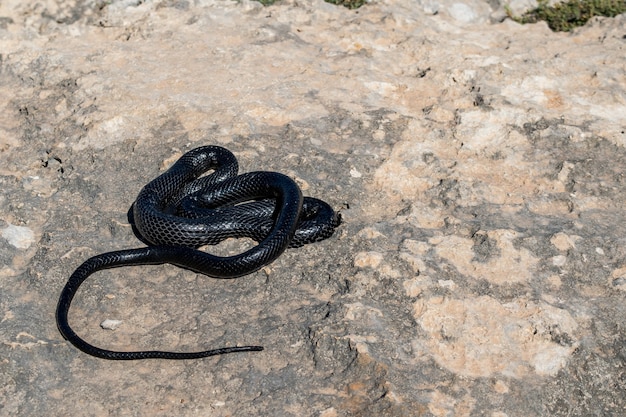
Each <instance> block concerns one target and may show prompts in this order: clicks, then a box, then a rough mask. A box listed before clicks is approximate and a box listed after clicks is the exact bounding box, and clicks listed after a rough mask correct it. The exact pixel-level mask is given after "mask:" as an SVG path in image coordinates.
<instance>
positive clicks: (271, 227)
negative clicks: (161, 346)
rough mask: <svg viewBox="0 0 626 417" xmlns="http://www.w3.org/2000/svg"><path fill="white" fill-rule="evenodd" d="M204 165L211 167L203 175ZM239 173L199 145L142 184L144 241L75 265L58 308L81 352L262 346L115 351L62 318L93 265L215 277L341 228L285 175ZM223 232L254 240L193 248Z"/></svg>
mask: <svg viewBox="0 0 626 417" xmlns="http://www.w3.org/2000/svg"><path fill="white" fill-rule="evenodd" d="M209 170H213V172H212V173H210V174H209V175H206V176H204V177H202V176H201V175H202V174H204V173H205V172H207V171H209ZM237 172H238V164H237V159H236V158H235V156H234V155H233V154H232V153H231V152H230V151H228V150H227V149H224V148H222V147H219V146H203V147H200V148H196V149H193V150H191V151H189V152H187V153H186V154H184V155H183V156H182V157H181V158H180V159H179V160H178V161H177V162H176V163H175V164H174V165H173V166H172V167H171V168H170V169H169V170H167V171H166V172H164V173H163V174H161V175H160V176H158V177H157V178H155V179H154V180H152V181H151V182H150V183H148V184H147V185H146V186H145V187H144V188H143V189H142V190H141V191H140V192H139V195H138V196H137V199H136V200H135V202H134V204H133V206H132V208H131V211H132V217H133V220H134V226H135V229H136V232H137V233H138V234H139V235H140V237H141V238H142V240H144V241H145V242H147V243H148V246H147V247H145V248H138V249H127V250H120V251H114V252H107V253H103V254H100V255H96V256H94V257H91V258H89V259H88V260H87V261H85V262H84V263H83V264H82V265H81V266H80V267H78V269H76V271H74V273H73V274H72V275H71V276H70V278H69V280H68V282H67V284H66V285H65V287H64V288H63V290H62V292H61V295H60V297H59V302H58V305H57V310H56V320H57V326H58V328H59V331H60V332H61V334H62V335H63V337H64V338H65V339H67V340H68V341H69V342H70V343H72V344H73V345H74V346H76V347H77V348H78V349H80V350H82V351H83V352H85V353H88V354H90V355H92V356H96V357H99V358H103V359H116V360H134V359H148V358H160V359H196V358H203V357H207V356H214V355H221V354H225V353H233V352H250V351H260V350H263V348H262V347H261V346H235V347H226V348H219V349H211V350H205V351H200V352H164V351H135V352H118V351H111V350H106V349H101V348H98V347H96V346H93V345H91V344H89V343H88V342H86V341H85V340H83V339H82V338H81V337H80V336H78V335H77V334H76V333H75V332H74V330H72V328H71V327H70V325H69V323H68V313H69V309H70V304H71V302H72V299H73V298H74V296H75V295H76V292H77V291H78V288H79V286H80V285H81V284H82V283H83V282H84V281H85V280H86V279H87V278H88V277H89V276H90V275H91V274H93V273H94V272H96V271H100V270H103V269H109V268H118V267H122V266H131V265H157V264H164V263H169V264H172V265H176V266H179V267H181V268H185V269H189V270H191V271H194V272H197V273H201V274H204V275H207V276H209V277H213V278H220V279H231V278H237V277H241V276H243V275H247V274H250V273H253V272H255V271H257V270H259V269H260V268H262V267H263V266H265V265H267V264H269V263H271V262H273V261H274V260H275V259H276V258H278V257H279V256H280V255H281V254H282V253H283V252H284V251H285V249H286V248H287V247H299V246H302V245H305V244H307V243H311V242H316V241H320V240H323V239H326V238H328V237H330V236H331V235H332V234H333V232H334V230H335V228H336V227H337V226H339V224H340V222H341V216H340V215H339V214H338V213H335V211H334V210H333V209H332V208H331V207H330V206H329V205H328V204H327V203H325V202H323V201H321V200H318V199H315V198H310V197H302V193H301V191H300V188H299V187H298V185H297V184H296V183H295V182H294V181H293V180H292V179H291V178H289V177H287V176H285V175H283V174H279V173H276V172H265V171H258V172H249V173H245V174H241V175H237ZM229 237H249V238H252V239H254V240H255V241H257V242H258V245H256V246H254V247H252V248H251V249H248V250H247V251H245V252H243V253H241V254H238V255H234V256H228V257H220V256H215V255H211V254H209V253H206V252H203V251H200V250H198V249H197V248H198V247H200V246H204V245H215V244H217V243H219V242H221V241H223V240H224V239H227V238H229Z"/></svg>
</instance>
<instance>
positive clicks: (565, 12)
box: [507, 0, 626, 32]
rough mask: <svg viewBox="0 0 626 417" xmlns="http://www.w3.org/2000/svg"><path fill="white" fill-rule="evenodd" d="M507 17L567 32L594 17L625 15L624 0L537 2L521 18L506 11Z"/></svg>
mask: <svg viewBox="0 0 626 417" xmlns="http://www.w3.org/2000/svg"><path fill="white" fill-rule="evenodd" d="M507 13H508V15H509V17H510V18H511V19H513V20H515V21H516V22H518V23H522V24H525V23H536V22H538V21H540V20H544V21H545V22H546V23H548V26H549V27H550V29H552V30H553V31H555V32H568V31H570V30H572V29H574V28H576V27H579V26H583V25H584V24H585V23H587V21H588V20H589V19H591V18H592V17H594V16H606V17H615V16H617V15H618V14H622V13H626V1H624V0H569V1H567V2H564V3H557V4H555V5H553V6H549V5H548V0H539V1H538V5H537V7H536V8H535V9H533V10H530V11H528V12H526V13H524V14H523V15H522V16H520V17H517V16H513V15H512V13H511V12H510V10H507Z"/></svg>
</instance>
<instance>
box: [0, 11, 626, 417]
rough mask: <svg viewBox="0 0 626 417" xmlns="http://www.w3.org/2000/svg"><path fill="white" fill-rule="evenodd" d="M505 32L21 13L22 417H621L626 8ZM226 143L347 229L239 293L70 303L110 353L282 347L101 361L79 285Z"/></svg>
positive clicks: (134, 293)
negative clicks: (183, 177) (193, 157)
mask: <svg viewBox="0 0 626 417" xmlns="http://www.w3.org/2000/svg"><path fill="white" fill-rule="evenodd" d="M519 4H521V3H520V2H518V3H516V5H517V6H519ZM503 16H504V13H503V8H502V6H501V5H499V4H498V3H497V2H493V1H490V2H484V1H480V0H457V1H452V0H449V1H448V0H441V1H434V0H428V1H426V0H424V1H418V2H407V1H400V0H381V1H373V2H371V3H368V4H366V5H365V6H363V7H361V8H360V9H357V10H348V9H346V8H343V7H338V6H334V5H331V4H327V3H324V2H322V1H318V0H304V1H300V0H298V1H290V0H287V1H285V2H281V3H279V4H275V5H273V6H270V7H263V6H262V5H260V4H259V3H256V2H250V1H247V0H244V1H240V2H233V1H218V0H206V1H205V0H196V1H185V0H156V1H127V0H124V1H121V0H120V1H108V2H103V1H90V0H67V1H65V0H41V1H36V2H23V1H17V0H10V1H4V2H1V3H0V97H1V99H0V189H1V190H2V191H1V192H0V398H1V399H2V400H1V401H0V415H3V416H35V415H59V416H61V415H66V416H67V415H72V416H254V415H258V416H320V417H334V416H436V417H443V416H490V417H504V416H547V415H550V416H618V415H625V414H626V365H625V361H626V326H625V324H624V323H626V214H625V208H626V176H625V175H626V149H625V147H626V16H624V15H622V16H618V17H616V18H614V19H606V18H595V19H593V20H592V21H591V22H589V23H588V24H587V25H586V26H585V27H583V28H579V29H577V30H575V31H573V32H572V33H553V32H551V31H550V30H549V29H548V27H547V26H546V25H545V24H543V23H539V24H535V25H527V26H520V25H518V24H516V23H514V22H512V21H510V20H503ZM206 144H217V145H222V146H225V147H227V148H229V149H230V150H231V151H232V152H234V153H235V155H237V157H238V158H239V162H240V166H241V170H242V171H253V170H272V171H279V172H283V173H286V174H288V175H290V176H291V177H293V178H295V179H296V180H297V182H298V183H299V184H300V186H301V187H302V189H303V191H304V193H305V194H306V195H311V196H315V197H319V198H322V199H324V200H326V201H328V202H329V203H331V204H332V205H333V206H334V207H335V208H337V209H340V210H341V212H342V216H343V219H344V223H343V225H342V226H341V227H340V228H339V230H338V231H337V233H336V234H335V236H333V237H332V238H330V239H328V240H326V241H324V242H320V243H316V244H312V245H308V246H306V247H303V248H300V249H297V250H288V251H287V252H285V253H284V254H283V255H282V256H281V257H280V258H279V259H278V260H277V261H275V262H274V263H273V264H271V265H269V266H268V267H267V268H265V269H263V270H262V271H260V272H258V273H255V274H252V275H250V276H247V277H243V278H240V279H236V280H229V281H220V280H215V279H211V278H208V277H205V276H202V275H198V274H194V273H191V272H189V271H184V270H181V269H178V268H176V267H173V266H169V265H162V266H144V267H129V268H123V269H113V270H108V271H103V272H100V273H98V274H96V275H94V276H93V277H91V278H90V279H89V280H88V281H87V282H86V283H85V284H84V286H83V288H81V290H80V292H79V294H78V296H77V299H76V301H75V302H74V305H73V308H72V311H71V312H70V320H71V322H72V325H73V326H74V328H75V329H76V330H77V331H78V332H79V334H81V335H82V336H83V337H85V338H86V339H87V340H89V341H91V342H93V343H95V344H97V345H99V346H102V347H107V348H110V349H116V350H130V349H133V350H136V349H162V350H175V351H185V350H199V349H206V348H213V347H215V348H217V347H222V346H230V345H233V344H242V345H243V344H246V345H248V344H260V345H263V346H264V347H265V350H264V351H263V352H258V353H257V352H253V353H245V354H232V355H225V356H221V357H212V358H208V359H203V360H195V361H180V362H172V361H161V360H146V361H137V362H127V363H121V362H110V361H104V360H100V359H96V358H93V357H90V356H87V355H85V354H83V353H82V352H80V351H78V350H77V349H75V348H74V347H73V346H71V345H70V344H68V343H67V342H66V341H64V340H63V338H62V337H61V336H60V334H59V332H58V331H57V329H56V325H55V319H54V311H55V307H56V302H57V298H58V295H59V293H60V291H61V289H62V288H63V285H64V284H65V282H66V280H67V278H68V277H69V275H70V274H71V273H72V272H73V271H74V269H75V268H77V267H78V266H79V265H80V264H81V263H82V262H83V261H84V260H86V259H87V258H88V257H89V256H93V255H95V254H98V253H102V252H107V251H112V250H117V249H123V248H133V247H140V246H142V245H143V244H142V243H141V242H139V241H138V240H137V239H136V237H135V236H134V235H133V232H132V230H131V227H130V225H129V224H128V221H127V210H128V208H129V207H130V205H131V204H132V202H133V201H134V199H135V197H136V194H137V193H138V191H139V190H140V189H141V187H142V186H143V185H144V184H146V183H147V182H148V181H150V180H151V179H153V178H154V177H155V176H157V175H158V174H159V173H161V172H163V171H164V170H165V169H166V168H167V167H168V166H170V165H171V164H172V163H173V162H174V161H175V160H176V159H177V158H178V157H179V156H180V155H182V153H184V152H185V151H187V150H189V149H192V148H194V147H197V146H201V145H206ZM239 245H240V242H230V246H227V247H220V248H216V249H215V250H221V251H222V252H223V253H233V251H237V250H240V248H239ZM207 250H212V249H211V248H208V249H207ZM105 323H106V325H104V324H105ZM111 323H113V324H111Z"/></svg>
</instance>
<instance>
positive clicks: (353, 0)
mask: <svg viewBox="0 0 626 417" xmlns="http://www.w3.org/2000/svg"><path fill="white" fill-rule="evenodd" d="M257 1H258V2H259V3H261V4H262V5H263V6H269V5H271V4H274V3H276V1H278V0H257ZM324 1H326V3H330V4H336V5H337V6H344V7H347V8H348V9H358V8H359V7H361V6H363V5H364V4H365V3H367V0H324Z"/></svg>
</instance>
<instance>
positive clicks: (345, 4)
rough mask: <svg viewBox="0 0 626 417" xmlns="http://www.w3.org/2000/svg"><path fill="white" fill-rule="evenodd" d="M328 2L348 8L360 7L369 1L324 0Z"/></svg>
mask: <svg viewBox="0 0 626 417" xmlns="http://www.w3.org/2000/svg"><path fill="white" fill-rule="evenodd" d="M324 1H325V2H326V3H330V4H336V5H337V6H343V7H347V8H348V9H358V8H359V7H361V6H363V5H364V4H365V3H367V0H324Z"/></svg>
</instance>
